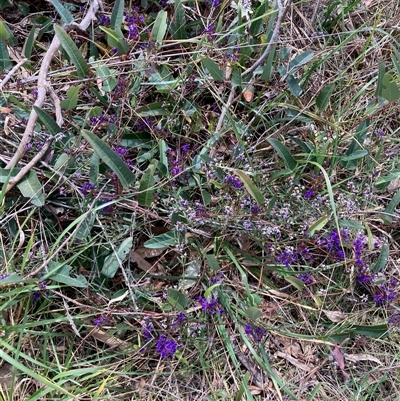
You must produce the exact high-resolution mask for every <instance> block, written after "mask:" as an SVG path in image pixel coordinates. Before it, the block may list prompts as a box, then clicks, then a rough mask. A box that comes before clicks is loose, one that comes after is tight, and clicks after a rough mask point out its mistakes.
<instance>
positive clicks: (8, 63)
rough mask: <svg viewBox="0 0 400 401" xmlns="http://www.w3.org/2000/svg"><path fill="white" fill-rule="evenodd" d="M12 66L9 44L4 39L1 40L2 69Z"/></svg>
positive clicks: (0, 66) (9, 68) (0, 65)
mask: <svg viewBox="0 0 400 401" xmlns="http://www.w3.org/2000/svg"><path fill="white" fill-rule="evenodd" d="M0 22H1V21H0ZM11 68H12V63H11V59H10V55H9V54H8V49H7V44H6V42H5V41H4V40H0V71H8V70H11Z"/></svg>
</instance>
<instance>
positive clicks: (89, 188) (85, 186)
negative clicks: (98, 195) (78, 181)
mask: <svg viewBox="0 0 400 401" xmlns="http://www.w3.org/2000/svg"><path fill="white" fill-rule="evenodd" d="M93 188H94V184H93V183H92V182H85V183H84V184H83V185H82V186H81V193H82V195H83V196H87V195H88V194H89V193H90V192H91V191H92V189H93Z"/></svg>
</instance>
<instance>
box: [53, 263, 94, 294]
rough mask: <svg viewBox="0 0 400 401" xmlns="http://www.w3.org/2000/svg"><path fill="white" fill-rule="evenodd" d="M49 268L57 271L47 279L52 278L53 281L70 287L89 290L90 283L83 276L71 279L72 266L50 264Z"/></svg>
mask: <svg viewBox="0 0 400 401" xmlns="http://www.w3.org/2000/svg"><path fill="white" fill-rule="evenodd" d="M49 268H50V269H52V270H55V271H56V273H55V274H51V271H50V273H49V275H47V277H49V278H51V280H52V281H55V282H57V283H62V284H66V285H67V286H69V287H78V288H87V287H88V285H89V283H88V282H87V280H86V278H85V277H84V276H82V275H79V276H78V277H71V269H72V266H69V265H62V264H61V263H57V262H52V261H51V262H49Z"/></svg>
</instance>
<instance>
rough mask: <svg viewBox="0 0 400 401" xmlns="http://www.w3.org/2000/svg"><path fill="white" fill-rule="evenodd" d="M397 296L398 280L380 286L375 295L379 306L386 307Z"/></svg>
mask: <svg viewBox="0 0 400 401" xmlns="http://www.w3.org/2000/svg"><path fill="white" fill-rule="evenodd" d="M396 295H397V280H395V279H392V280H389V281H388V282H385V283H382V284H380V285H379V286H378V292H377V293H376V294H375V295H374V301H375V303H376V305H377V306H385V305H387V304H389V303H390V302H392V301H393V300H394V299H395V298H396Z"/></svg>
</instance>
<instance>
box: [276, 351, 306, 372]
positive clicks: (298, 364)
mask: <svg viewBox="0 0 400 401" xmlns="http://www.w3.org/2000/svg"><path fill="white" fill-rule="evenodd" d="M275 356H277V357H280V358H283V359H286V360H287V361H288V362H290V363H291V364H292V365H294V366H296V368H299V369H301V370H304V371H305V372H310V371H311V370H312V369H314V365H312V364H309V365H306V364H305V363H302V362H300V361H299V360H297V359H296V358H293V357H292V356H291V355H289V354H286V353H285V352H281V351H278V352H276V353H275Z"/></svg>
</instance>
